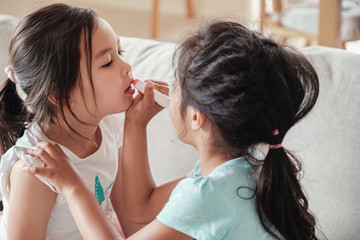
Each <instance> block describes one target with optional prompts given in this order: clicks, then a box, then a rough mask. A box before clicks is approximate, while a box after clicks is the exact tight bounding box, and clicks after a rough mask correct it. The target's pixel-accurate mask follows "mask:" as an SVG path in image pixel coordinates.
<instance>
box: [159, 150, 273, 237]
mask: <svg viewBox="0 0 360 240" xmlns="http://www.w3.org/2000/svg"><path fill="white" fill-rule="evenodd" d="M257 177H258V174H257V173H256V172H255V171H254V170H253V168H252V167H251V166H250V165H249V163H248V162H247V161H246V158H245V157H240V158H236V159H233V160H229V161H227V162H225V163H224V164H222V165H220V166H218V167H217V168H216V169H215V170H214V171H213V172H212V173H211V174H209V175H208V176H205V177H202V176H201V173H200V164H199V162H197V164H196V165H195V169H193V170H192V171H191V172H190V173H189V174H188V175H187V178H185V179H184V180H182V181H181V182H179V184H178V185H177V186H176V187H175V189H174V190H173V192H172V194H171V196H170V199H169V201H168V202H167V203H166V205H165V207H164V208H163V210H162V211H161V212H160V213H159V215H158V216H157V219H158V220H159V221H160V222H162V223H163V224H165V225H167V226H169V227H171V228H174V229H176V230H178V231H180V232H183V233H185V234H187V235H189V236H191V237H193V238H194V239H197V240H219V239H224V240H225V239H227V240H241V239H246V240H253V239H256V240H259V239H261V240H268V239H274V238H273V237H272V236H271V235H270V234H269V233H267V232H266V231H265V230H264V228H263V227H262V225H261V224H260V220H259V218H258V215H257V212H256V202H255V200H256V199H255V188H256V182H257Z"/></svg>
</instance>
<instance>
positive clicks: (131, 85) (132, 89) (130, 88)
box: [125, 80, 135, 95]
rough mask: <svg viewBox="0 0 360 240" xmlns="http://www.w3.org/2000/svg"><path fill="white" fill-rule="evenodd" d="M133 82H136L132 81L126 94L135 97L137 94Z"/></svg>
mask: <svg viewBox="0 0 360 240" xmlns="http://www.w3.org/2000/svg"><path fill="white" fill-rule="evenodd" d="M133 82H134V80H133V81H131V83H130V85H129V87H128V88H127V89H125V94H129V95H133V94H134V93H135V87H134V84H133Z"/></svg>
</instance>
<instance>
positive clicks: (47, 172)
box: [23, 142, 84, 195]
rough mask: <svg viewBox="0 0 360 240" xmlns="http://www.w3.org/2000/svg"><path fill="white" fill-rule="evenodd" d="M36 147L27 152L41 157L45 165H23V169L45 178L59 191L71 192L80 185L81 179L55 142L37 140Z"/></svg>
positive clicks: (62, 192)
mask: <svg viewBox="0 0 360 240" xmlns="http://www.w3.org/2000/svg"><path fill="white" fill-rule="evenodd" d="M36 147H37V148H38V149H31V150H28V152H27V153H28V154H29V155H31V156H34V157H38V158H41V159H42V160H43V161H44V163H45V167H25V168H23V170H24V171H26V172H28V173H31V174H37V175H40V176H42V177H44V178H46V179H47V180H48V181H49V182H50V183H51V184H52V185H53V186H54V187H55V188H56V189H57V191H58V192H59V193H61V194H63V195H66V194H67V193H69V194H71V193H70V192H71V190H73V189H74V188H76V187H79V186H82V184H84V183H83V181H82V179H81V177H80V175H79V174H78V172H77V170H76V169H75V167H74V166H73V164H72V163H71V162H70V160H69V159H68V157H67V156H66V155H65V153H64V152H63V151H62V149H61V148H60V147H59V145H57V144H52V143H47V142H39V143H38V144H37V146H36Z"/></svg>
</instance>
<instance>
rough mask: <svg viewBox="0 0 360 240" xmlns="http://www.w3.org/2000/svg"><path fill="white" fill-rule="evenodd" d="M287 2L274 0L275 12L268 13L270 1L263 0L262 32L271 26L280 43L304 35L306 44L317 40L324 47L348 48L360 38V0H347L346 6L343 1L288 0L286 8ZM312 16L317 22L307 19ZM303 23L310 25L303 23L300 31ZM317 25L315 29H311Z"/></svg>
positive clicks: (271, 31) (270, 30)
mask: <svg viewBox="0 0 360 240" xmlns="http://www.w3.org/2000/svg"><path fill="white" fill-rule="evenodd" d="M285 1H286V0H271V1H270V2H272V11H271V12H267V11H266V2H267V1H266V0H261V11H260V14H261V17H260V31H261V32H264V29H267V30H268V31H269V32H270V33H271V34H275V35H276V36H278V37H279V41H280V42H285V41H286V40H287V39H290V38H303V39H305V46H308V45H310V44H311V43H314V42H316V43H317V44H318V45H322V46H328V47H342V48H345V43H346V42H347V41H353V40H357V39H360V5H359V2H357V1H352V0H344V6H342V0H318V2H317V3H316V1H315V3H314V1H313V2H311V1H310V2H309V1H295V2H294V3H292V1H291V0H287V5H286V7H284V6H283V5H284V2H285ZM349 4H350V6H349ZM289 10H290V11H289ZM301 11H302V12H301ZM295 13H296V14H295ZM291 14H292V15H291ZM302 14H303V20H301V21H300V22H299V16H300V17H301V16H302ZM285 16H286V17H285ZM309 16H311V17H313V18H315V20H314V22H313V23H312V22H310V20H309V19H307V17H309ZM289 20H293V21H292V22H291V21H289ZM294 23H297V24H294ZM299 23H300V24H299ZM302 23H304V26H307V27H304V26H302V29H301V30H299V29H300V28H301V27H299V25H301V24H302ZM306 24H307V25H306ZM314 27H317V28H316V31H315V32H314V31H309V29H310V28H314ZM342 30H344V31H342Z"/></svg>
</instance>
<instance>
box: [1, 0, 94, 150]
mask: <svg viewBox="0 0 360 240" xmlns="http://www.w3.org/2000/svg"><path fill="white" fill-rule="evenodd" d="M97 18H98V17H97V14H96V12H95V11H94V10H91V9H87V8H80V7H72V6H68V5H66V4H52V5H49V6H45V7H43V8H40V9H38V10H36V11H34V12H32V13H30V14H29V15H27V16H26V17H24V18H23V19H22V20H21V21H20V22H19V24H18V25H17V27H16V29H15V31H14V33H13V35H12V38H11V40H10V43H9V61H10V65H11V67H12V69H13V72H14V74H15V78H16V79H15V81H16V83H17V84H16V85H18V87H20V88H21V89H22V91H23V92H24V93H25V94H26V95H27V96H26V98H24V97H23V98H24V99H21V98H20V97H19V95H18V93H17V92H16V85H15V83H14V82H12V81H11V80H10V79H7V80H6V81H5V82H4V83H3V85H2V86H1V89H0V135H1V143H0V153H1V154H3V153H5V152H6V151H7V149H9V148H10V147H11V146H12V145H14V144H15V142H16V140H17V139H18V138H19V137H21V136H22V135H23V133H24V130H25V127H26V125H27V124H29V123H32V122H38V123H40V122H43V123H50V122H53V121H54V120H55V119H54V118H55V114H54V108H53V104H52V103H51V102H50V101H49V99H48V98H49V96H55V97H56V102H57V103H58V104H59V106H60V110H61V114H60V115H61V117H62V119H63V120H64V121H65V123H66V124H67V125H68V126H69V124H68V121H67V120H66V118H65V114H64V106H66V107H67V108H68V109H69V110H70V112H71V114H72V115H73V116H74V117H75V118H76V119H77V120H78V121H81V120H80V119H78V118H77V117H76V115H75V114H74V113H73V112H72V110H71V107H70V103H69V96H70V92H71V91H72V89H74V87H75V85H76V84H77V80H78V78H79V76H80V71H79V69H80V67H79V66H80V57H81V52H82V49H81V48H82V47H83V49H84V54H86V55H87V56H86V57H87V67H88V72H89V76H91V65H90V63H91V62H90V61H91V49H92V47H91V34H92V32H93V29H94V28H95V26H96V24H97ZM81 41H83V42H84V44H83V45H82V44H80V42H81ZM79 84H80V87H81V88H82V86H81V81H79ZM91 84H92V80H91ZM92 87H93V86H92ZM69 127H70V129H72V128H71V126H69Z"/></svg>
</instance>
